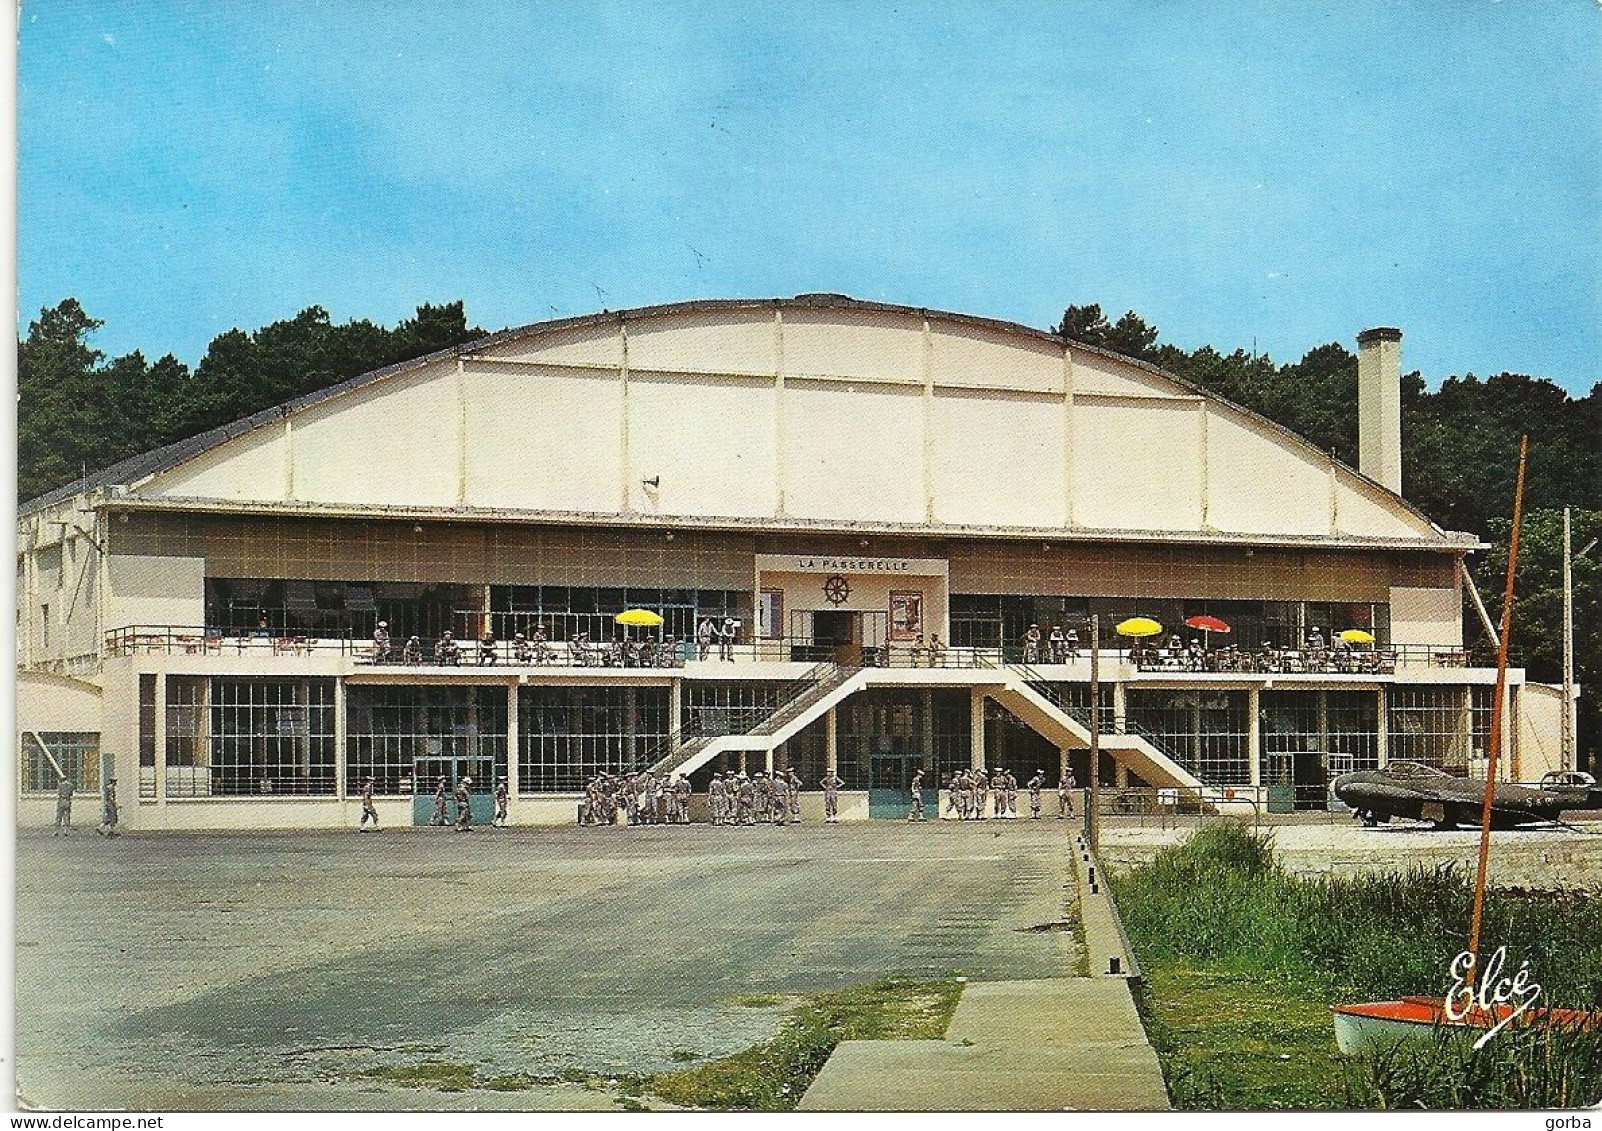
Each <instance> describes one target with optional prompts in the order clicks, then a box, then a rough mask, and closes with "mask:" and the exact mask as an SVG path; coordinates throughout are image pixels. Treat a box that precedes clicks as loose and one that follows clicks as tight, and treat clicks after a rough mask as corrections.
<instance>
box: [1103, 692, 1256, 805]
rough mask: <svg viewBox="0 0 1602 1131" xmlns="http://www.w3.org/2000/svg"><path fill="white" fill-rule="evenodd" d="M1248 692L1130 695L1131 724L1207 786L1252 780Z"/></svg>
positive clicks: (1148, 693)
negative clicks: (1249, 748) (1249, 749)
mask: <svg viewBox="0 0 1602 1131" xmlns="http://www.w3.org/2000/svg"><path fill="white" fill-rule="evenodd" d="M1246 699H1247V697H1246V692H1244V691H1210V690H1208V691H1203V690H1197V691H1191V690H1182V691H1156V690H1151V691H1146V690H1142V691H1130V692H1129V698H1128V718H1129V722H1130V723H1132V724H1134V727H1135V728H1138V730H1139V731H1140V732H1142V733H1144V734H1145V735H1146V736H1147V737H1148V738H1150V739H1151V740H1152V741H1153V742H1154V743H1155V744H1156V745H1157V746H1158V747H1159V748H1161V749H1162V750H1163V751H1164V752H1165V753H1166V754H1167V755H1168V756H1169V757H1170V758H1172V759H1173V760H1174V761H1176V762H1178V763H1179V764H1180V765H1181V766H1184V767H1185V768H1186V769H1187V770H1189V771H1190V772H1191V773H1192V774H1194V775H1195V776H1196V777H1197V778H1199V779H1201V781H1202V782H1204V783H1205V784H1207V785H1240V784H1242V783H1244V782H1247V781H1250V780H1251V766H1250V756H1249V752H1248V740H1249V735H1248V727H1247V724H1248V721H1249V720H1248V717H1247V703H1246Z"/></svg>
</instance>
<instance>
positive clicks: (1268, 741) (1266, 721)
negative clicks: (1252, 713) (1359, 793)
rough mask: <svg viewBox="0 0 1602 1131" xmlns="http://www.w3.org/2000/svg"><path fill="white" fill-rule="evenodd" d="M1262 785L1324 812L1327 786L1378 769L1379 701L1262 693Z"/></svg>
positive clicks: (1357, 694)
mask: <svg viewBox="0 0 1602 1131" xmlns="http://www.w3.org/2000/svg"><path fill="white" fill-rule="evenodd" d="M1259 718H1260V734H1261V741H1262V754H1263V770H1262V783H1263V784H1264V785H1266V786H1290V787H1291V788H1292V789H1294V791H1295V803H1296V804H1297V806H1299V807H1301V808H1323V807H1324V805H1325V804H1326V802H1327V800H1328V796H1329V783H1330V782H1331V781H1333V780H1334V779H1335V778H1337V777H1339V776H1340V775H1341V774H1346V773H1351V772H1352V771H1354V770H1371V769H1374V768H1375V767H1376V766H1378V765H1379V696H1378V695H1377V694H1375V693H1374V692H1372V691H1264V692H1263V693H1262V695H1261V697H1260V700H1259Z"/></svg>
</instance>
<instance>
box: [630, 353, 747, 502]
mask: <svg viewBox="0 0 1602 1131" xmlns="http://www.w3.org/2000/svg"><path fill="white" fill-rule="evenodd" d="M773 413H774V393H773V382H772V380H771V379H769V380H766V381H763V382H758V381H752V380H737V379H727V378H725V379H721V380H720V379H717V378H701V379H680V380H664V379H660V378H657V379H636V380H631V381H630V382H629V449H630V456H631V463H632V464H633V469H634V473H633V474H632V475H631V476H630V477H629V485H630V490H631V491H632V492H633V505H634V507H635V509H636V510H639V511H641V512H643V513H645V514H670V515H734V516H739V517H744V518H750V517H760V516H772V515H773V514H774V513H775V511H776V510H777V508H778V487H777V482H776V478H775V477H776V475H777V459H776V455H775V443H776V432H775V427H774V421H773ZM658 477H659V478H660V479H661V483H660V485H659V486H657V487H655V488H647V487H646V486H645V485H644V483H643V481H644V480H646V479H652V478H658Z"/></svg>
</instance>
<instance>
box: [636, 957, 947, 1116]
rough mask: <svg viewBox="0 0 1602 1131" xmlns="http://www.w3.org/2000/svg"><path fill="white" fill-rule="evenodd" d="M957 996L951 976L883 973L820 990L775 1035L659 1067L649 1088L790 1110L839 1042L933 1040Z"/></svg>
mask: <svg viewBox="0 0 1602 1131" xmlns="http://www.w3.org/2000/svg"><path fill="white" fill-rule="evenodd" d="M961 996H962V983H961V982H959V981H957V980H956V979H955V978H946V979H941V980H938V981H921V980H914V979H910V978H882V979H880V980H879V981H876V982H873V983H870V984H869V985H866V986H858V987H854V988H852V989H847V990H840V991H838V992H836V993H828V994H818V995H816V996H814V997H811V998H807V999H805V1000H804V1001H803V1003H802V1004H801V1005H800V1006H798V1007H797V1008H796V1009H795V1010H794V1012H792V1013H791V1014H790V1016H789V1017H788V1018H786V1019H785V1021H784V1024H783V1025H782V1027H781V1028H780V1030H779V1032H778V1033H777V1034H776V1035H775V1036H774V1037H773V1039H772V1040H769V1041H765V1042H763V1043H762V1044H760V1045H757V1046H755V1047H754V1048H750V1049H747V1050H745V1051H744V1052H741V1053H736V1054H735V1055H733V1056H727V1057H722V1058H720V1059H718V1060H714V1061H711V1062H709V1063H707V1064H703V1065H699V1066H697V1067H695V1068H689V1069H685V1070H683V1071H680V1072H664V1073H659V1074H657V1075H656V1076H653V1077H651V1079H650V1082H649V1085H648V1086H649V1088H650V1090H651V1091H652V1092H653V1093H655V1094H656V1095H658V1096H661V1097H662V1098H663V1099H665V1100H668V1101H669V1102H671V1103H675V1104H678V1105H680V1106H682V1107H697V1108H710V1109H714V1110H720V1111H789V1110H791V1109H793V1108H794V1107H795V1105H796V1104H797V1103H798V1102H800V1099H801V1095H802V1093H803V1092H805V1091H806V1090H807V1087H808V1085H810V1084H811V1083H812V1081H813V1079H814V1078H815V1077H816V1076H817V1074H818V1072H819V1071H820V1070H821V1069H822V1068H823V1063H824V1061H826V1060H828V1059H829V1055H830V1054H831V1053H832V1052H834V1048H835V1046H836V1045H838V1044H839V1043H840V1042H841V1041H845V1040H877V1041H884V1040H938V1039H939V1038H940V1037H942V1036H944V1035H945V1031H946V1026H947V1025H948V1024H950V1022H951V1014H952V1012H953V1011H954V1010H955V1009H956V1008H957V999H958V998H959V997H961ZM781 1000H783V999H781Z"/></svg>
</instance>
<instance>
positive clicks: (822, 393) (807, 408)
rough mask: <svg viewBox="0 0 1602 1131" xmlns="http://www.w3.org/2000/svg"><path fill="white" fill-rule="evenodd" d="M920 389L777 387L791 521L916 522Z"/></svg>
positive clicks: (920, 509) (919, 510)
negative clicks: (781, 401) (780, 394)
mask: <svg viewBox="0 0 1602 1131" xmlns="http://www.w3.org/2000/svg"><path fill="white" fill-rule="evenodd" d="M922 396H923V391H922V390H921V389H906V390H902V389H896V388H892V387H887V386H883V385H856V386H840V385H833V384H828V385H826V384H822V383H818V382H807V381H793V382H789V383H787V384H786V385H785V389H784V434H785V450H784V456H783V458H784V461H785V501H786V511H787V513H788V514H789V515H790V516H791V517H796V518H817V519H837V520H843V521H847V522H921V521H923V518H924V505H923V405H922Z"/></svg>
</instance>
